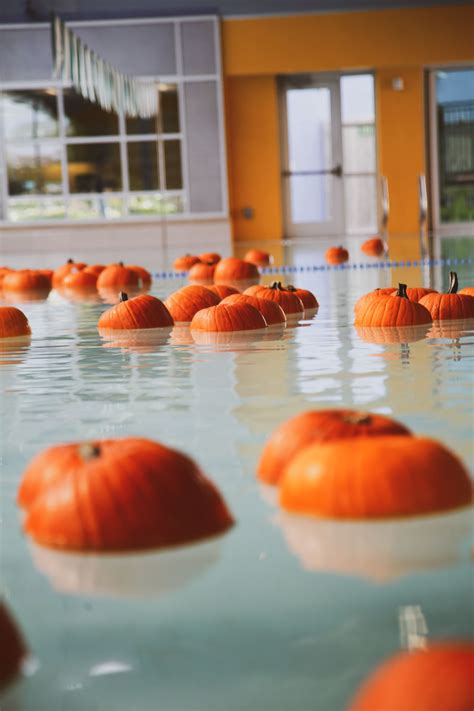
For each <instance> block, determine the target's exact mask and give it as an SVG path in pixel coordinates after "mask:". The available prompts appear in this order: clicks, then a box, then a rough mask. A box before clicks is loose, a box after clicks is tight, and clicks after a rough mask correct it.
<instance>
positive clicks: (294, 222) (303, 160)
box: [281, 77, 344, 237]
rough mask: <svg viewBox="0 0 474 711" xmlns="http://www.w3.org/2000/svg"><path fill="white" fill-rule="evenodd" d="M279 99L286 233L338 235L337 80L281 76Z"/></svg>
mask: <svg viewBox="0 0 474 711" xmlns="http://www.w3.org/2000/svg"><path fill="white" fill-rule="evenodd" d="M281 101H282V106H281V108H282V112H281V114H282V119H283V120H282V131H283V140H282V146H283V156H282V158H283V161H282V164H283V173H282V177H283V193H284V200H285V223H286V224H285V227H286V237H313V236H318V235H335V234H341V233H342V232H343V231H344V206H343V191H342V149H341V119H340V116H341V111H340V93H339V81H338V79H336V78H334V79H328V80H321V79H315V78H311V77H309V78H300V77H298V78H293V77H289V78H285V81H284V84H283V85H282V91H281Z"/></svg>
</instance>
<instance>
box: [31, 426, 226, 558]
mask: <svg viewBox="0 0 474 711" xmlns="http://www.w3.org/2000/svg"><path fill="white" fill-rule="evenodd" d="M18 502H19V504H20V505H21V506H23V507H25V508H26V509H27V511H26V517H25V521H24V529H25V531H26V533H28V534H29V535H30V536H32V537H33V538H34V540H35V541H36V542H37V543H39V544H41V545H45V546H49V547H53V548H62V549H69V550H76V551H102V552H105V551H129V550H136V549H146V548H161V547H165V546H173V545H178V544H183V543H191V542H192V541H196V540H199V539H202V538H207V537H210V536H214V535H217V534H219V533H222V532H223V531H225V530H226V529H228V528H229V527H230V526H231V525H232V523H233V520H232V517H231V515H230V513H229V511H228V509H227V507H226V505H225V503H224V501H223V499H222V498H221V496H220V494H219V492H218V491H217V489H216V488H215V487H214V485H213V484H212V483H211V482H210V481H209V480H208V479H206V477H205V476H204V475H203V474H202V472H201V471H200V469H199V468H198V467H197V466H196V464H195V463H194V462H193V461H192V460H191V459H190V458H189V457H187V456H185V455H184V454H181V453H180V452H177V451H175V450H173V449H169V448H168V447H165V446H163V445H161V444H158V443H157V442H152V441H150V440H147V439H141V438H127V439H117V440H99V441H94V442H84V443H79V444H65V445H59V446H55V447H50V448H49V449H47V450H45V451H44V452H41V453H40V454H39V455H37V456H36V457H35V458H34V459H33V461H32V462H31V463H30V464H29V466H28V467H27V469H26V471H25V472H24V475H23V478H22V482H21V485H20V489H19V493H18Z"/></svg>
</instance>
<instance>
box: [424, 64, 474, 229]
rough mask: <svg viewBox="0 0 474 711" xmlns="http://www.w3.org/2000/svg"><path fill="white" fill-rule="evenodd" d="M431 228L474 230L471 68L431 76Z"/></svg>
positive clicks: (440, 71) (473, 75)
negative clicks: (467, 228) (473, 228)
mask: <svg viewBox="0 0 474 711" xmlns="http://www.w3.org/2000/svg"><path fill="white" fill-rule="evenodd" d="M430 136H431V173H432V175H431V187H432V212H433V226H434V227H435V228H436V229H439V230H441V231H442V232H453V230H454V231H455V232H459V230H461V232H464V231H465V229H466V227H469V231H471V229H472V227H473V226H474V67H470V68H459V69H436V70H434V71H432V72H431V75H430Z"/></svg>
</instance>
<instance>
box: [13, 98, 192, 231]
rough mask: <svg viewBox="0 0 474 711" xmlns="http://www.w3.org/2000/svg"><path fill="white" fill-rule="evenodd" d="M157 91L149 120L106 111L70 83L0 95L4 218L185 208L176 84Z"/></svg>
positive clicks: (110, 214) (149, 212)
mask: <svg viewBox="0 0 474 711" xmlns="http://www.w3.org/2000/svg"><path fill="white" fill-rule="evenodd" d="M158 91H159V102H160V114H159V116H158V117H153V118H150V119H138V118H129V117H125V116H119V115H117V114H116V113H114V112H112V111H110V112H107V111H104V110H103V109H102V108H101V107H100V106H98V105H96V104H94V103H91V102H90V101H87V100H86V99H84V98H83V97H82V96H80V95H79V94H77V93H76V92H75V91H74V90H73V89H71V88H60V87H56V88H49V87H45V88H44V89H32V90H24V91H7V92H4V93H2V94H0V109H1V111H2V114H3V126H4V136H5V139H6V140H5V146H6V148H5V162H6V173H7V180H6V188H7V193H8V199H7V207H8V219H10V220H12V221H25V220H45V219H47V220H50V219H64V218H69V219H101V218H105V219H115V218H120V217H121V216H123V215H127V214H130V215H156V214H163V213H165V214H173V213H178V212H183V211H184V209H185V204H186V201H185V194H184V185H183V173H182V151H181V142H182V135H181V133H180V126H181V120H180V115H179V98H178V95H179V92H178V86H177V84H159V85H158ZM53 198H54V199H53Z"/></svg>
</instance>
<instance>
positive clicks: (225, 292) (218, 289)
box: [207, 284, 240, 299]
mask: <svg viewBox="0 0 474 711" xmlns="http://www.w3.org/2000/svg"><path fill="white" fill-rule="evenodd" d="M207 288H208V289H209V290H210V291H213V292H214V294H217V296H218V297H219V298H220V299H225V297H226V296H231V294H240V291H239V290H238V289H235V288H234V287H233V286H226V285H225V284H213V285H212V286H208V287H207Z"/></svg>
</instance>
